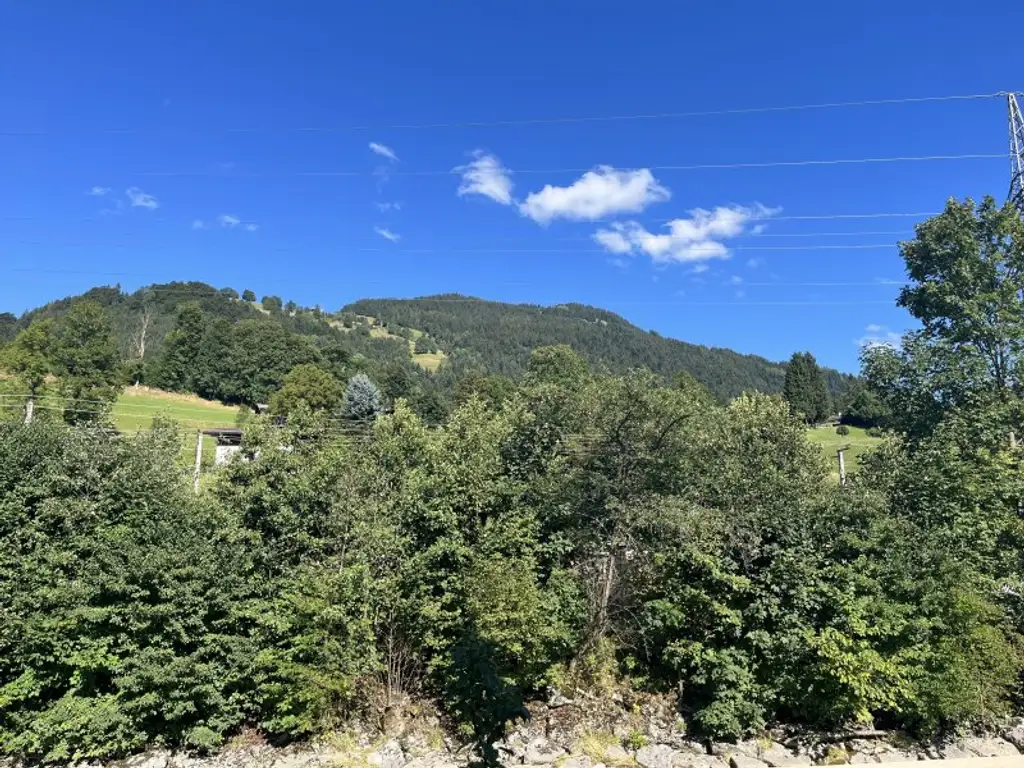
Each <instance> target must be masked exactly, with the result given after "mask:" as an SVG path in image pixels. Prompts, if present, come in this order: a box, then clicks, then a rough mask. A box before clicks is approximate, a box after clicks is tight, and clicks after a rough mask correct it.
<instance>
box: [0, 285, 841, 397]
mask: <svg viewBox="0 0 1024 768" xmlns="http://www.w3.org/2000/svg"><path fill="white" fill-rule="evenodd" d="M74 298H78V297H69V298H66V299H61V300H59V301H55V302H52V303H50V304H47V305H45V306H43V307H40V308H38V309H36V310H32V311H31V312H28V313H26V314H25V315H23V316H22V317H20V318H17V319H16V320H15V318H13V317H12V316H10V315H7V316H2V315H0V345H2V344H3V343H4V341H8V340H10V339H11V338H13V336H14V334H15V333H17V331H18V330H19V329H21V328H25V327H27V326H28V325H29V323H31V322H32V321H33V320H38V319H44V318H47V317H54V318H56V317H60V316H62V315H63V314H64V313H65V312H66V311H67V310H68V308H69V307H70V306H71V303H72V301H73V300H74ZM82 298H88V299H92V300H94V301H96V302H98V303H99V304H100V305H102V306H103V307H104V309H105V310H106V311H107V313H108V314H109V317H110V320H111V325H112V329H113V331H114V335H115V337H116V339H117V342H118V345H119V347H120V352H121V358H122V359H123V360H136V359H137V360H141V361H143V362H144V364H145V366H144V367H145V368H146V370H147V375H146V376H145V377H144V378H148V379H151V380H152V382H151V383H159V377H157V378H155V379H154V378H153V376H154V373H155V372H156V370H157V369H158V368H159V365H158V363H159V360H160V357H161V354H162V351H163V346H164V342H165V339H166V338H167V335H168V333H169V332H170V331H171V330H172V329H173V328H175V327H176V323H177V322H178V314H179V309H180V308H181V307H182V306H183V305H185V304H188V303H194V304H198V306H199V308H200V309H201V311H202V315H203V320H202V321H201V322H202V324H203V326H204V330H203V331H202V333H203V334H205V335H206V336H208V337H210V338H208V340H207V342H206V346H207V347H209V350H208V351H209V353H210V354H209V355H208V356H209V357H211V360H209V361H207V362H208V363H209V365H207V367H209V368H211V370H213V368H214V367H216V366H215V365H214V363H218V364H219V363H220V362H223V361H227V360H229V358H230V359H234V358H238V360H237V362H238V363H239V365H240V366H242V367H251V365H252V364H253V362H252V360H251V359H250V358H251V356H252V355H253V354H257V353H259V355H262V356H265V357H267V360H266V361H264V362H265V364H266V365H270V366H271V367H272V368H274V373H273V375H269V374H267V371H263V373H264V374H267V375H266V376H265V378H267V382H266V386H264V387H262V388H261V389H260V391H259V392H257V393H253V395H254V396H257V395H258V396H260V397H264V396H269V391H270V390H271V389H272V387H271V384H274V383H277V384H279V383H280V380H281V379H282V377H283V376H284V374H285V373H287V372H288V370H289V368H288V367H287V366H288V363H289V362H291V363H296V362H309V361H310V360H313V361H316V360H320V359H321V358H323V357H324V355H326V356H327V358H331V359H334V358H337V359H338V360H340V361H344V364H343V365H342V367H341V368H339V369H338V371H337V373H338V375H350V374H351V373H352V372H353V371H355V370H361V371H365V372H366V373H368V374H369V375H370V376H371V377H372V378H374V379H375V380H377V381H379V382H380V383H381V384H382V385H383V386H384V388H385V390H386V391H387V393H388V394H389V396H392V397H395V396H403V397H407V398H411V395H410V392H411V391H413V390H416V389H419V390H423V391H426V390H436V392H437V394H438V395H440V396H441V399H442V400H450V399H451V397H450V396H451V395H452V393H453V392H454V391H455V387H456V386H457V381H458V380H460V379H461V378H462V377H463V376H464V375H466V374H473V373H482V374H502V375H505V376H508V377H511V378H513V379H518V378H519V377H520V376H521V374H522V373H523V372H524V371H525V368H526V364H527V361H528V359H529V354H530V351H531V350H533V349H536V348H537V347H542V346H547V345H552V344H569V345H571V346H572V347H573V348H574V349H575V350H576V351H577V352H579V353H580V354H581V355H583V356H584V357H585V358H586V359H587V360H588V361H589V362H590V363H591V364H593V365H594V366H596V367H597V368H598V369H607V370H608V371H609V372H612V373H622V372H624V371H626V370H629V369H633V368H641V367H644V368H649V369H650V370H652V371H653V372H655V373H658V374H661V375H663V376H666V377H671V376H673V375H675V374H677V373H679V372H681V371H683V372H687V373H689V374H691V375H692V376H693V377H694V378H695V379H697V380H698V381H699V382H701V383H702V384H704V385H705V386H707V387H708V389H709V390H710V391H711V392H712V393H713V394H714V395H715V396H716V397H717V398H719V399H720V400H726V399H729V398H732V397H734V396H736V395H739V394H740V393H742V392H744V391H748V390H758V391H761V392H768V393H775V392H780V391H781V390H782V384H783V379H784V377H785V365H784V364H782V363H775V362H771V361H769V360H766V359H764V358H762V357H757V356H754V355H741V354H739V353H737V352H734V351H732V350H729V349H719V348H713V347H704V346H699V345H696V344H689V343H686V342H683V341H678V340H675V339H669V338H664V337H662V336H660V335H658V334H657V333H655V332H653V331H651V332H648V331H644V330H642V329H640V328H638V327H636V326H635V325H633V324H631V323H629V322H628V321H627V320H625V319H624V318H622V317H620V316H619V315H616V314H615V313H613V312H608V311H607V310H603V309H598V308H596V307H590V306H586V305H583V304H562V305H558V306H553V307H542V306H537V305H529V304H504V303H501V302H496V301H485V300H483V299H476V298H472V297H467V296H461V295H458V294H446V295H440V296H430V297H424V298H417V299H364V300H361V301H357V302H355V303H354V304H350V305H348V306H347V307H345V308H344V309H342V310H341V311H340V312H337V313H331V312H327V311H324V310H321V309H320V308H317V307H314V308H309V307H301V306H297V305H295V303H294V302H291V301H288V302H284V301H282V299H281V298H279V297H277V296H269V297H263V300H262V301H257V300H256V297H255V296H254V295H252V294H251V292H250V291H244V292H242V293H241V294H240V293H239V292H238V291H236V290H233V289H231V288H222V289H217V288H215V287H213V286H210V285H207V284H205V283H198V282H187V283H186V282H180V283H167V284H163V285H151V286H147V287H145V288H142V289H139V290H138V291H135V292H133V293H130V294H129V293H124V292H122V291H121V289H120V288H119V287H117V286H109V287H97V288H93V289H91V290H89V291H87V292H86V293H85V294H83V295H82ZM5 319H6V322H4V320H5ZM268 334H269V335H268ZM236 336H244V337H245V341H244V343H243V340H242V339H240V338H238V339H236V338H234V337H236ZM249 336H253V338H254V339H255V341H254V340H253V339H249ZM235 342H238V343H235ZM236 347H237V349H235V348H236ZM250 347H252V349H250ZM306 347H312V348H313V351H310V350H309V349H307V348H306ZM228 349H235V353H236V354H232V355H228V354H227V350H228ZM246 349H249V352H246V351H245V350H246ZM289 350H290V352H288V351H289ZM414 353H415V354H414ZM259 355H258V356H259ZM243 358H244V359H245V360H248V361H249V362H248V363H245V362H244V360H243ZM271 358H273V359H271ZM278 358H280V359H278ZM307 358H309V359H307ZM442 361H443V364H442ZM243 363H244V365H243ZM271 363H273V364H272V365H271ZM154 366H155V367H154ZM438 366H440V368H438ZM399 368H402V369H404V373H403V372H400V371H399ZM278 369H280V370H278ZM342 369H344V370H342ZM431 372H434V373H431ZM825 374H826V378H827V380H828V385H829V389H830V390H831V391H832V393H833V395H842V394H843V393H844V392H846V391H848V390H849V389H850V385H851V384H852V382H853V381H854V379H853V377H851V376H848V375H844V374H840V373H838V372H836V371H826V372H825ZM211 375H212V374H211ZM225 376H227V374H225V373H224V372H223V371H221V372H220V373H218V374H217V375H216V376H214V378H216V379H218V380H223V379H224V378H225ZM162 383H163V385H165V386H170V383H169V382H167V381H164V382H162ZM179 386H180V385H179ZM192 389H194V387H193V388H192ZM202 394H203V395H204V396H213V397H217V398H218V399H221V398H223V397H224V396H227V395H226V393H225V392H220V391H219V390H217V389H216V388H213V389H209V388H207V389H206V390H204V392H203V393H202ZM413 399H414V398H413Z"/></svg>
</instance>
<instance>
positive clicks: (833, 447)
mask: <svg viewBox="0 0 1024 768" xmlns="http://www.w3.org/2000/svg"><path fill="white" fill-rule="evenodd" d="M849 429H850V434H848V435H837V434H836V428H835V427H811V428H810V429H808V430H807V437H808V439H810V441H811V442H812V443H817V444H818V445H820V446H821V449H822V451H824V452H825V454H826V456H827V457H828V459H829V460H830V461H831V462H832V467H833V470H834V471H835V474H836V476H838V475H839V468H838V465H837V462H836V451H838V450H839V449H840V448H846V449H847V450H846V471H847V472H856V471H857V469H858V468H859V467H860V457H861V455H862V454H863V453H864V452H865V451H868V450H870V449H871V448H874V447H875V446H876V445H878V444H879V443H880V442H882V440H881V438H878V437H871V436H870V435H868V434H867V432H865V431H864V430H863V429H861V428H860V427H850V428H849Z"/></svg>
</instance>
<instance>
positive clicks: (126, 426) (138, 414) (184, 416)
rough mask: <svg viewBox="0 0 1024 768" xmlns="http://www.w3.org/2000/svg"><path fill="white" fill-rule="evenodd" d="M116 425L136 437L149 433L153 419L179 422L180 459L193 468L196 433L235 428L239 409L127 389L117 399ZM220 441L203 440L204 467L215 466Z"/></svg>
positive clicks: (209, 401)
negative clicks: (220, 428)
mask: <svg viewBox="0 0 1024 768" xmlns="http://www.w3.org/2000/svg"><path fill="white" fill-rule="evenodd" d="M113 415H114V424H115V425H116V426H117V429H118V430H119V431H121V432H126V433H134V432H140V431H144V430H147V429H150V428H151V427H152V426H153V418H154V417H155V416H162V417H164V418H168V419H172V420H173V421H175V422H177V424H178V426H179V427H180V428H181V432H182V445H181V458H182V461H183V462H184V463H185V464H188V465H190V464H191V461H192V457H193V456H194V451H195V445H196V443H195V433H196V431H197V430H199V429H206V428H210V427H233V426H235V419H236V418H237V417H238V408H235V407H232V406H227V405H223V404H221V403H217V402H213V401H211V400H203V399H202V398H200V397H196V396H194V395H180V394H176V393H174V392H163V391H161V390H159V389H149V388H148V387H139V388H138V389H136V388H134V387H128V388H127V389H126V390H125V391H124V392H122V393H121V396H120V397H119V398H117V404H116V405H115V406H114V411H113ZM216 447H217V441H216V440H214V439H213V438H212V437H204V438H203V464H204V466H209V465H210V464H211V463H212V462H213V454H214V449H215V448H216Z"/></svg>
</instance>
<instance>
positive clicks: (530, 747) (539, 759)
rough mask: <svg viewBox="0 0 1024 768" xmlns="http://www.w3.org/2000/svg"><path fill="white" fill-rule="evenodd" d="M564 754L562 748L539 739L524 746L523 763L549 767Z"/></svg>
mask: <svg viewBox="0 0 1024 768" xmlns="http://www.w3.org/2000/svg"><path fill="white" fill-rule="evenodd" d="M564 754H565V749H564V748H563V747H560V746H558V745H557V744H554V743H552V742H550V741H548V740H547V739H545V738H543V737H541V738H536V739H534V740H533V741H531V742H530V743H529V744H527V745H526V755H525V760H524V762H525V763H526V764H527V765H550V764H551V763H553V762H555V761H556V760H557V759H558V758H560V757H562V756H563V755H564Z"/></svg>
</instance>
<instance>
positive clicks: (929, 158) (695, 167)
mask: <svg viewBox="0 0 1024 768" xmlns="http://www.w3.org/2000/svg"><path fill="white" fill-rule="evenodd" d="M1009 157H1010V155H1009V153H1007V152H996V153H967V154H959V155H900V156H894V157H857V158H836V159H828V160H777V161H770V162H756V163H753V162H744V163H695V164H692V165H639V166H636V167H638V168H646V169H648V170H651V171H661V172H666V171H668V172H674V171H703V170H728V169H744V168H746V169H754V168H797V167H806V166H834V165H863V164H879V163H913V162H935V161H948V160H994V159H998V160H1006V159H1007V158H1009ZM593 170H594V168H593V166H588V167H586V168H582V167H576V168H526V169H519V168H513V169H510V172H511V173H513V174H515V175H522V174H531V175H532V174H545V175H554V174H559V173H563V174H564V173H571V174H577V173H587V172H589V171H593ZM458 173H460V171H459V169H458V168H450V169H447V170H432V171H391V172H389V175H390V176H400V177H405V178H416V177H430V176H452V175H455V174H458ZM127 175H129V176H135V177H149V178H168V177H177V178H181V177H197V178H206V177H217V178H223V179H258V178H363V177H374V176H375V175H376V174H375V173H374V172H373V171H275V172H245V173H242V172H224V171H206V170H204V171H198V170H197V171H133V172H129V173H128V174H127Z"/></svg>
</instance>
